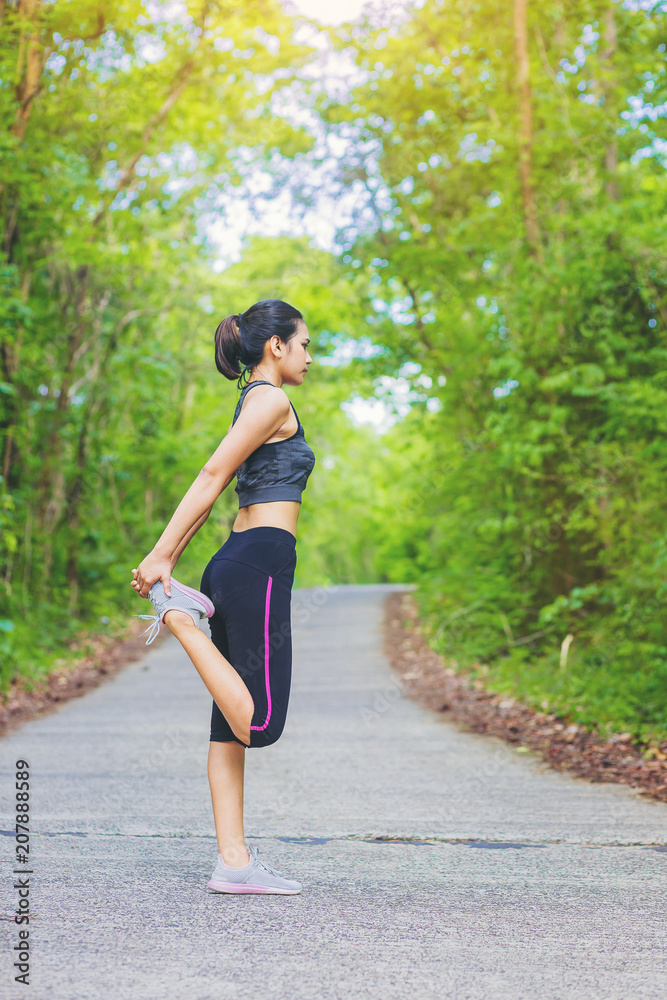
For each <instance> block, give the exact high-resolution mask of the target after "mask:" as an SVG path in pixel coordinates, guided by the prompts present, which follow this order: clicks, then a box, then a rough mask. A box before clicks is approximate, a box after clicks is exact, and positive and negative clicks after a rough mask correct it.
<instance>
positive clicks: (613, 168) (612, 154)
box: [600, 2, 619, 201]
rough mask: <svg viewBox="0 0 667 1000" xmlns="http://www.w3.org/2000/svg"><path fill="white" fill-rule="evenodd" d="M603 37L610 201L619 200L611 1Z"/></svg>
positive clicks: (612, 8) (606, 187) (615, 38)
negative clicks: (613, 106)
mask: <svg viewBox="0 0 667 1000" xmlns="http://www.w3.org/2000/svg"><path fill="white" fill-rule="evenodd" d="M602 38H603V42H604V49H603V50H602V52H601V53H600V62H601V79H600V84H601V89H602V94H603V96H604V104H605V111H606V112H607V128H608V129H609V142H608V143H607V146H606V148H605V155H604V167H605V173H606V176H607V181H606V184H605V191H606V193H607V197H608V198H609V200H610V201H618V199H619V189H618V179H617V175H618V139H617V137H616V127H615V116H614V115H613V109H611V108H610V105H611V104H612V97H613V82H612V81H613V64H614V56H615V55H616V49H617V47H618V42H617V37H616V18H615V14H614V5H613V3H611V2H609V3H608V4H607V9H606V10H605V12H604V17H603V18H602Z"/></svg>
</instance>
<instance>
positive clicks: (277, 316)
mask: <svg viewBox="0 0 667 1000" xmlns="http://www.w3.org/2000/svg"><path fill="white" fill-rule="evenodd" d="M302 319H303V316H302V315H301V313H300V312H299V310H298V309H295V308H294V306H291V305H289V304H288V303H287V302H281V300H280V299H263V300H262V301H261V302H256V303H255V304H254V306H250V309H247V310H246V311H245V312H244V313H239V314H237V315H236V316H227V318H226V319H223V321H222V323H221V324H220V326H219V327H218V329H217V330H216V331H215V366H216V368H217V369H218V371H219V372H220V374H221V375H224V376H225V378H228V379H235V378H238V385H239V388H240V387H241V379H242V378H243V376H244V375H245V374H246V372H249V371H250V369H251V368H252V367H253V366H254V365H258V364H259V362H260V361H261V360H262V358H263V357H264V345H265V343H266V342H267V340H268V339H269V338H270V337H274V336H278V337H280V339H281V340H282V342H283V343H284V344H286V343H287V342H288V341H289V340H291V339H292V337H293V336H294V335H295V334H296V331H297V329H298V326H299V320H302ZM241 364H243V367H241Z"/></svg>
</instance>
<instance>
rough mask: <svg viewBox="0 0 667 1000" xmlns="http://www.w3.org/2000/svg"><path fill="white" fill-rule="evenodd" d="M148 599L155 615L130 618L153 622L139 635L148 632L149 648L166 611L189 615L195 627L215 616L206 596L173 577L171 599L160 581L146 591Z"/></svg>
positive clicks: (155, 637) (147, 641) (147, 642)
mask: <svg viewBox="0 0 667 1000" xmlns="http://www.w3.org/2000/svg"><path fill="white" fill-rule="evenodd" d="M148 599H149V600H150V602H151V604H152V605H153V607H154V608H155V612H156V613H155V614H154V615H133V616H132V617H133V618H144V619H146V621H150V622H153V624H152V625H149V626H148V628H147V629H145V630H144V631H143V632H142V633H141V635H146V632H149V631H150V635H149V637H148V638H147V639H146V645H147V646H150V644H151V643H152V642H153V641H154V640H155V639H157V636H158V632H159V631H160V625H161V623H162V620H163V618H164V616H165V615H166V613H167V611H185V613H186V614H188V615H190V617H191V618H192V620H193V622H194V623H195V625H199V623H200V621H201V620H202V618H210V617H211V615H214V614H215V608H214V607H213V604H212V603H211V601H210V600H209V599H208V597H207V596H206V594H202V593H201V592H200V591H199V590H194V588H193V587H186V586H185V584H184V583H179V582H178V580H174V578H173V576H172V578H171V597H167V595H166V594H165V592H164V586H163V585H162V580H158V581H157V582H156V583H154V584H153V586H152V587H151V589H150V590H149V591H148ZM139 638H141V636H140V637H139Z"/></svg>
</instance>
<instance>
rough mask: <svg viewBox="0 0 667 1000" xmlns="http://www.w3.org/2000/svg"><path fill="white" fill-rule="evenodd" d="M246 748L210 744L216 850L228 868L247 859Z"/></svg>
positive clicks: (243, 865)
mask: <svg viewBox="0 0 667 1000" xmlns="http://www.w3.org/2000/svg"><path fill="white" fill-rule="evenodd" d="M244 767H245V747H242V746H241V745H240V744H239V743H232V742H229V743H209V751H208V781H209V785H210V786H211V802H212V804H213V819H214V820H215V833H216V836H217V838H218V852H219V853H220V854H221V855H222V859H223V861H224V862H225V864H226V865H227V866H228V867H230V868H243V867H245V865H247V864H249V862H250V855H249V854H248V849H247V848H246V846H245V835H244V832H243V774H244Z"/></svg>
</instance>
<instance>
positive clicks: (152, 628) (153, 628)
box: [132, 615, 160, 646]
mask: <svg viewBox="0 0 667 1000" xmlns="http://www.w3.org/2000/svg"><path fill="white" fill-rule="evenodd" d="M132 617H133V618H145V619H146V621H148V622H153V624H152V625H149V626H148V628H146V629H144V631H143V632H142V633H141V635H140V636H139V638H140V639H141V636H142V635H146V632H150V633H151V634H150V636H149V637H148V639H146V645H147V646H150V644H151V643H152V642H153V640H154V639H157V637H158V633H159V631H160V618H159V615H132Z"/></svg>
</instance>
